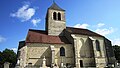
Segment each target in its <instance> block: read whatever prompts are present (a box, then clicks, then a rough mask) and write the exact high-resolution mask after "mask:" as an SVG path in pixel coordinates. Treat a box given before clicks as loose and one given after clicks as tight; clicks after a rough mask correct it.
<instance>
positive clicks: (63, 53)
mask: <svg viewBox="0 0 120 68" xmlns="http://www.w3.org/2000/svg"><path fill="white" fill-rule="evenodd" d="M60 56H65V49H64V47H61V48H60Z"/></svg>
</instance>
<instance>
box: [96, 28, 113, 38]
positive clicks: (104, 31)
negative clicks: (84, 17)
mask: <svg viewBox="0 0 120 68" xmlns="http://www.w3.org/2000/svg"><path fill="white" fill-rule="evenodd" d="M95 32H97V33H99V34H101V35H103V36H106V35H108V34H111V33H113V32H114V29H113V28H112V27H111V28H108V29H107V28H103V29H96V30H95Z"/></svg>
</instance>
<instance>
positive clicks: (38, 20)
mask: <svg viewBox="0 0 120 68" xmlns="http://www.w3.org/2000/svg"><path fill="white" fill-rule="evenodd" d="M40 21H41V19H32V20H31V22H32V23H33V25H34V26H37V24H38V23H40Z"/></svg>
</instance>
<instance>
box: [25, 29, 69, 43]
mask: <svg viewBox="0 0 120 68" xmlns="http://www.w3.org/2000/svg"><path fill="white" fill-rule="evenodd" d="M26 43H46V44H70V42H69V41H68V40H67V38H66V37H64V36H50V35H47V32H46V31H42V30H33V29H30V30H29V31H28V35H27V38H26Z"/></svg>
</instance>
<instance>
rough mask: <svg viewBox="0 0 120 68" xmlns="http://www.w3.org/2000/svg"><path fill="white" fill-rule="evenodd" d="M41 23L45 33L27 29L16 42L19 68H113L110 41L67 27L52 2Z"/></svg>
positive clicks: (112, 52) (113, 62) (59, 9)
mask: <svg viewBox="0 0 120 68" xmlns="http://www.w3.org/2000/svg"><path fill="white" fill-rule="evenodd" d="M45 24H46V25H45V30H35V29H29V30H28V34H27V36H26V39H25V40H24V41H20V42H19V46H18V52H17V65H18V66H19V67H20V68H27V67H28V66H31V68H32V67H33V68H83V67H85V68H89V67H90V68H104V67H114V64H115V60H116V59H115V56H114V51H113V48H112V44H111V41H110V40H108V39H107V38H106V37H104V36H102V35H100V34H97V33H95V32H93V31H91V30H88V29H83V28H73V27H67V26H66V18H65V10H64V9H62V8H60V7H59V6H58V5H57V4H56V3H55V2H54V3H53V4H52V5H51V6H50V7H49V8H48V10H47V13H46V22H45ZM28 68H29V67H28Z"/></svg>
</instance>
